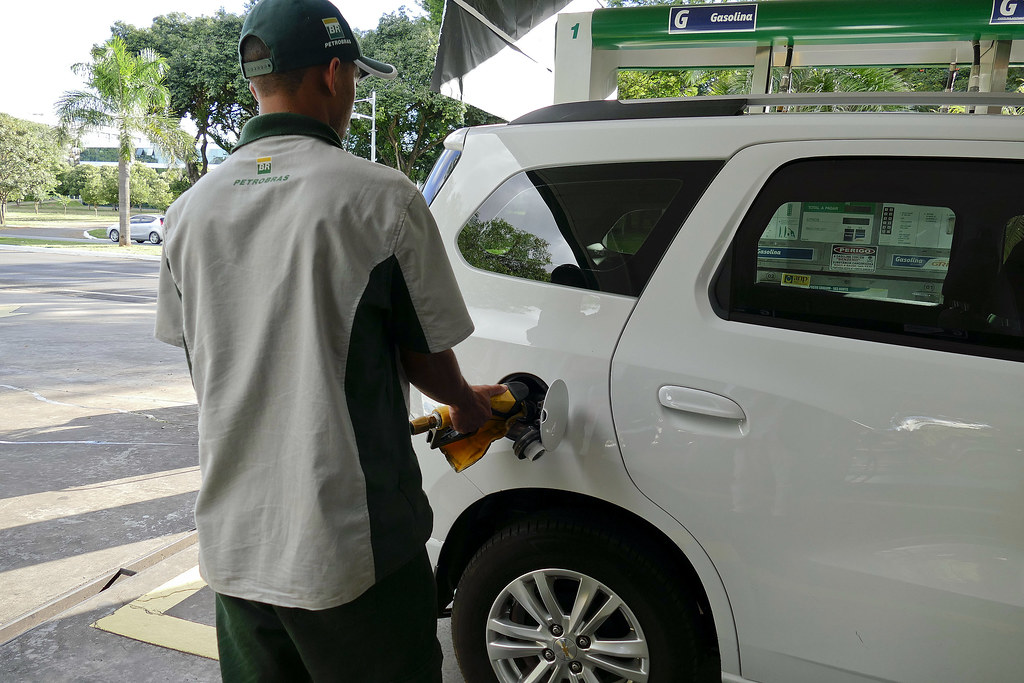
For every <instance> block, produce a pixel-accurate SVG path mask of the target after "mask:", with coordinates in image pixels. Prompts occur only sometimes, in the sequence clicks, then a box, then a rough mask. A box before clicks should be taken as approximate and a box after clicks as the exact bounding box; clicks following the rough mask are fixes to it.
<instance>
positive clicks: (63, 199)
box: [53, 193, 74, 216]
mask: <svg viewBox="0 0 1024 683" xmlns="http://www.w3.org/2000/svg"><path fill="white" fill-rule="evenodd" d="M53 198H54V199H56V200H57V203H58V204H60V205H61V206H62V207H64V215H65V216H67V215H68V204H70V203H71V202H73V201H74V200H73V199H72V198H71V197H69V196H68V195H66V194H59V193H58V194H55V195H53Z"/></svg>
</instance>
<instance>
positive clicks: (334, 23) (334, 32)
mask: <svg viewBox="0 0 1024 683" xmlns="http://www.w3.org/2000/svg"><path fill="white" fill-rule="evenodd" d="M324 26H326V27H327V36H328V37H329V38H330V39H331V40H334V39H335V38H343V37H344V35H345V34H344V33H342V31H341V23H340V22H339V21H338V20H337V19H335V18H334V17H328V18H326V19H324Z"/></svg>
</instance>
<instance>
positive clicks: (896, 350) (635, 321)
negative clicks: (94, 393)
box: [611, 140, 1024, 683]
mask: <svg viewBox="0 0 1024 683" xmlns="http://www.w3.org/2000/svg"><path fill="white" fill-rule="evenodd" d="M1022 158H1024V149H1022V145H1020V144H1019V143H998V144H996V143H979V142H959V143H958V142H935V141H932V142H928V141H891V140H887V141H878V142H870V141H868V142H865V141H857V142H844V141H833V142H815V143H799V142H795V143H777V144H764V145H756V146H753V147H749V148H747V149H744V150H743V151H741V152H740V153H738V154H737V155H736V156H735V157H734V158H733V159H731V160H730V161H729V162H728V163H727V164H726V166H725V168H724V169H723V170H722V172H721V173H720V174H719V176H718V177H717V178H716V180H715V181H714V183H713V184H712V185H711V187H710V188H709V190H708V192H707V193H706V194H705V195H704V197H703V198H702V199H701V201H700V202H699V203H698V204H697V206H696V208H695V209H694V211H693V213H692V214H691V215H690V217H689V219H688V220H687V222H686V223H685V225H684V226H683V228H682V230H681V231H680V233H679V234H678V235H677V237H676V239H675V241H674V243H673V244H672V246H671V247H670V249H669V251H668V253H667V255H666V257H665V259H664V261H663V262H662V264H661V266H660V267H659V269H658V270H657V272H656V273H655V274H654V276H653V277H652V279H651V280H650V283H649V284H648V286H647V288H646V290H645V292H644V294H643V296H642V297H641V298H640V300H639V302H638V305H637V307H636V309H635V310H634V312H633V314H632V316H631V318H630V320H629V322H628V324H627V325H626V327H625V329H624V332H623V335H622V338H621V340H620V342H619V344H618V347H617V350H616V352H615V355H614V358H613V362H612V378H611V398H612V411H613V414H614V419H615V427H616V431H617V439H618V443H619V445H620V448H621V451H622V455H623V458H624V460H625V463H626V466H627V468H628V470H629V473H630V476H631V477H632V479H633V481H634V482H635V484H636V485H637V486H638V487H639V488H640V489H641V490H642V491H643V492H644V493H645V494H646V495H647V496H648V497H650V498H651V499H652V500H653V501H654V502H656V503H657V504H658V505H660V506H661V507H663V508H664V509H665V510H666V511H668V512H669V513H670V514H671V515H672V516H674V517H675V518H676V519H677V520H678V521H679V522H680V523H681V524H683V525H684V526H686V527H687V529H688V530H689V532H690V533H691V534H693V536H694V537H695V538H696V539H697V540H698V541H699V542H700V543H701V544H702V546H703V548H704V550H705V551H706V552H707V553H708V555H709V556H710V557H711V559H712V561H713V562H714V563H715V565H716V567H717V569H718V571H719V573H720V575H721V578H722V580H723V582H724V584H725V587H726V590H727V591H728V592H729V596H730V602H731V605H732V608H733V610H734V618H735V621H736V625H737V638H738V641H739V644H740V658H741V665H742V675H743V676H744V677H745V678H749V679H751V680H757V681H763V682H764V683H768V682H770V681H779V682H786V683H789V682H792V681H799V680H803V681H820V680H830V681H845V680H867V679H871V680H876V679H882V680H900V681H939V680H943V681H967V680H1013V679H1016V678H1018V677H1019V676H1020V671H1021V670H1024V648H1021V647H1020V643H1021V642H1022V637H1024V534H1022V533H1021V520H1022V519H1024V495H1022V494H1024V453H1022V448H1024V421H1022V420H1021V417H1020V410H1021V405H1022V404H1024V401H1022V399H1024V363H1022V361H1024V344H1022V340H1024V337H1022V336H1021V311H1020V306H1021V303H1020V294H1021V291H1022V290H1021V288H1022V287H1024V284H1022V281H1021V274H1020V273H1021V269H1022V266H1020V265H1015V263H1018V262H1019V261H1018V260H1024V258H1022V256H1021V254H1022V250H1024V244H1022V245H1021V247H1020V248H1019V249H1016V250H1015V247H1016V245H1017V244H1018V243H1020V242H1022V236H1024V218H1022V216H1024V199H1022V198H1021V195H1020V193H1019V190H1017V189H1014V188H1019V187H1020V184H1021V182H1022V181H1024V170H1022V169H1024V166H1022V162H1021V159H1022ZM954 180H955V182H953V181H954ZM1014 278H1016V279H1014ZM1015 297H1016V298H1015Z"/></svg>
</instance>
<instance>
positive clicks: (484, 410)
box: [449, 384, 508, 434]
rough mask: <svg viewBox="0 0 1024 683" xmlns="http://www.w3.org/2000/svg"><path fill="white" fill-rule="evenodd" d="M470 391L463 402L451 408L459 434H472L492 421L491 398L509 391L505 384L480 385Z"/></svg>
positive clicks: (472, 387)
mask: <svg viewBox="0 0 1024 683" xmlns="http://www.w3.org/2000/svg"><path fill="white" fill-rule="evenodd" d="M469 389H470V391H469V393H468V394H467V395H466V399H465V400H464V401H463V402H460V403H457V404H456V403H453V404H451V405H450V406H449V407H450V412H449V414H450V415H451V418H452V427H454V428H455V431H457V432H458V433H459V434H472V433H473V432H475V431H476V430H478V429H480V428H481V427H483V426H484V424H485V423H486V422H487V421H488V420H489V419H491V415H492V413H491V397H492V396H501V395H502V394H504V393H505V392H506V391H508V387H506V386H505V385H504V384H480V385H477V386H471V387H469Z"/></svg>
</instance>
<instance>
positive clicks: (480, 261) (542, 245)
mask: <svg viewBox="0 0 1024 683" xmlns="http://www.w3.org/2000/svg"><path fill="white" fill-rule="evenodd" d="M459 251H460V252H461V253H462V255H463V257H465V259H466V261H468V262H469V264H470V265H472V266H475V267H477V268H480V269H482V270H489V271H491V272H492V273H504V274H505V275H514V276H515V277H521V278H526V279H529V280H539V281H541V282H549V281H550V280H551V274H550V273H549V272H548V269H547V267H548V266H550V265H551V250H550V244H549V243H548V242H547V241H546V240H544V239H542V238H540V237H537V236H536V235H534V234H531V233H529V232H527V231H525V230H520V229H518V228H516V227H515V226H513V225H512V224H511V223H509V222H508V221H505V220H502V219H500V218H495V219H494V220H490V221H481V220H478V219H476V218H473V219H472V220H470V222H469V223H468V224H467V225H466V227H464V228H463V229H462V231H461V232H460V233H459Z"/></svg>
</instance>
